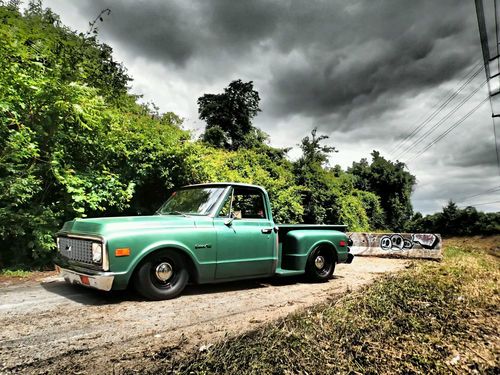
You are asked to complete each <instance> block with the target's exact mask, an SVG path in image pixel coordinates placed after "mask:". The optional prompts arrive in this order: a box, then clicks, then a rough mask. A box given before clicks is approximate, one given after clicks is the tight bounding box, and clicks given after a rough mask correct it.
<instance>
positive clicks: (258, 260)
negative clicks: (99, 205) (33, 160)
mask: <svg viewBox="0 0 500 375" xmlns="http://www.w3.org/2000/svg"><path fill="white" fill-rule="evenodd" d="M344 231H345V226H343V225H300V224H299V225H288V224H287V225H276V224H275V223H274V221H273V217H272V213H271V204H270V202H269V197H268V194H267V192H266V190H265V189H264V188H262V187H260V186H255V185H248V184H237V183H212V184H199V185H190V186H185V187H183V188H181V189H179V190H177V191H175V192H174V193H172V195H171V196H170V198H169V199H168V200H167V201H166V202H165V204H163V206H162V207H160V209H159V210H158V211H157V212H156V214H155V215H152V216H134V217H109V218H95V219H75V220H72V221H68V222H66V223H65V224H64V226H63V228H62V230H61V231H60V232H58V233H57V248H58V252H57V257H56V267H57V269H58V271H59V273H60V275H61V276H62V277H63V278H64V279H65V280H66V281H67V282H69V283H74V284H81V285H85V286H88V287H93V288H96V289H100V290H105V291H109V290H111V289H113V290H120V289H126V288H127V287H128V286H129V285H131V286H134V287H135V289H136V290H137V291H138V292H139V293H140V294H142V295H143V296H144V297H146V298H148V299H153V300H161V299H169V298H174V297H176V296H177V295H179V294H180V293H181V292H182V290H183V289H184V287H185V286H186V284H187V283H188V282H192V283H198V284H203V283H214V282H223V281H230V280H237V279H248V278H264V277H269V276H291V275H300V274H306V275H307V277H308V278H309V279H310V280H312V281H326V280H328V279H329V278H331V276H332V274H333V271H334V269H335V264H336V263H351V262H352V260H353V255H352V254H351V253H350V250H349V246H348V237H347V235H346V234H345V233H344Z"/></svg>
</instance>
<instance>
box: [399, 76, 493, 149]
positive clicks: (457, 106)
mask: <svg viewBox="0 0 500 375" xmlns="http://www.w3.org/2000/svg"><path fill="white" fill-rule="evenodd" d="M485 83H486V80H485V81H483V82H482V83H481V85H479V86H478V87H477V88H476V89H474V90H473V91H472V92H471V93H469V94H468V95H467V96H466V97H465V98H463V99H462V100H461V101H460V102H458V104H457V105H455V107H453V108H452V109H451V110H450V111H448V113H446V114H445V115H444V116H443V117H442V118H441V119H440V120H439V121H438V122H436V123H435V124H434V125H433V126H432V127H431V128H430V129H428V130H427V131H426V132H425V133H424V134H422V135H421V136H420V137H419V138H418V139H417V140H416V141H414V142H412V144H411V145H410V146H409V147H408V148H407V149H405V150H403V151H402V152H401V153H400V154H399V156H398V159H399V158H401V157H403V156H404V155H406V154H408V153H409V152H410V151H412V150H413V149H414V148H415V147H417V146H418V145H419V144H420V143H421V142H422V141H423V140H425V139H426V138H427V137H428V136H429V135H430V134H432V133H433V132H434V131H435V130H436V129H437V128H438V127H440V126H441V125H442V124H443V123H444V122H445V121H446V120H448V119H449V118H450V117H451V116H452V115H453V114H454V113H455V112H456V111H457V110H458V109H460V108H461V107H462V106H463V105H464V104H465V103H466V102H468V101H469V100H470V99H471V98H472V97H473V96H474V95H475V94H476V93H477V92H478V91H479V90H480V89H481V88H482V87H483V86H484V84H485Z"/></svg>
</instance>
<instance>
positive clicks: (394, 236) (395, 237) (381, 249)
mask: <svg viewBox="0 0 500 375" xmlns="http://www.w3.org/2000/svg"><path fill="white" fill-rule="evenodd" d="M349 239H350V241H349V242H350V248H351V252H352V253H353V254H354V255H368V256H404V257H410V258H433V259H439V258H441V256H442V252H441V236H440V235H439V234H434V233H360V232H354V233H349Z"/></svg>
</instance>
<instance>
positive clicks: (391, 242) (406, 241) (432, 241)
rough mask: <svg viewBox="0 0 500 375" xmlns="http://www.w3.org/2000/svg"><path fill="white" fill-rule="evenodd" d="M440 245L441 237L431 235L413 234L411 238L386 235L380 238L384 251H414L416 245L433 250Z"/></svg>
mask: <svg viewBox="0 0 500 375" xmlns="http://www.w3.org/2000/svg"><path fill="white" fill-rule="evenodd" d="M438 243H439V237H438V236H436V235H435V234H430V233H415V234H411V237H410V238H404V237H403V235H401V234H399V233H395V234H391V235H386V236H383V237H381V238H380V248H381V249H383V250H403V249H413V246H414V245H415V244H419V245H420V246H422V248H424V249H428V250H433V249H435V248H436V245H437V244H438Z"/></svg>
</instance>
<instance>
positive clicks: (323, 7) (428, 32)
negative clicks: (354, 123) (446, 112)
mask: <svg viewBox="0 0 500 375" xmlns="http://www.w3.org/2000/svg"><path fill="white" fill-rule="evenodd" d="M82 4H85V5H81V7H82V10H83V12H84V13H85V14H87V17H91V15H93V14H96V13H98V11H99V9H102V8H105V7H109V8H111V10H112V17H111V18H110V19H109V20H106V22H105V24H104V25H103V26H102V29H103V32H106V33H109V34H110V36H111V37H112V38H113V39H116V40H119V41H120V42H121V43H123V44H125V45H126V46H127V49H128V50H129V53H130V54H134V55H136V56H137V55H138V56H144V57H145V58H152V59H156V60H158V61H160V62H162V63H170V64H175V65H176V66H178V67H179V68H183V67H185V66H186V64H187V63H189V62H192V63H194V62H201V61H202V62H203V64H204V65H205V66H207V69H208V70H210V66H211V65H212V66H213V69H214V71H217V70H218V69H219V68H220V65H221V64H222V65H225V64H227V65H228V66H225V71H227V72H238V70H239V69H240V68H241V66H242V65H246V64H255V66H256V67H258V66H259V65H260V64H261V63H263V62H262V61H260V59H259V58H260V57H261V56H262V55H263V54H266V56H265V58H266V59H267V60H266V63H267V65H268V66H267V67H268V68H269V69H270V70H271V73H272V75H271V77H270V80H269V82H268V84H269V88H268V92H267V93H266V94H267V97H268V103H267V107H268V108H269V109H270V110H272V111H273V112H274V113H275V114H276V115H280V116H284V115H287V114H303V115H306V116H313V117H316V116H328V115H329V114H332V113H336V112H340V113H341V114H346V113H349V112H350V111H352V110H353V109H354V108H360V107H365V112H366V110H372V111H373V113H374V114H378V113H382V112H384V111H385V110H386V109H387V108H390V107H394V106H397V104H398V102H399V100H400V99H401V97H402V96H409V95H414V94H415V93H416V92H418V91H419V90H422V89H425V88H428V87H432V86H434V85H436V84H439V83H441V82H444V81H446V80H448V79H451V78H453V77H455V76H456V75H457V73H459V72H461V71H463V69H465V68H466V67H468V66H470V64H471V63H472V62H475V61H477V60H478V59H479V58H480V52H479V43H478V37H477V30H476V29H475V27H476V26H475V18H474V8H473V4H472V2H469V1H468V2H457V1H453V0H442V1H434V0H427V1H413V0H407V1H401V0H388V1H372V0H370V1H368V0H367V1H349V2H344V1H308V2H305V1H232V0H219V1H217V0H215V1H194V2H185V1H148V2H143V1H120V2H119V1H112V0H107V1H101V2H98V3H97V2H93V1H87V2H85V3H82ZM221 56H223V57H221ZM224 56H225V57H227V58H226V59H225V58H224ZM236 74H237V73H236ZM214 79H215V77H214ZM388 93H389V94H390V95H387V94H388ZM384 94H385V96H384ZM381 96H384V105H380V103H379V104H378V105H376V106H373V103H374V102H375V101H376V100H377V99H378V98H379V97H381ZM371 107H373V108H371ZM365 114H368V113H365Z"/></svg>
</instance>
